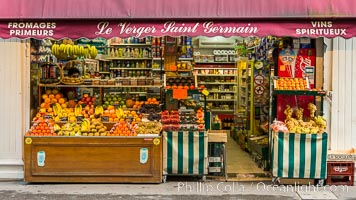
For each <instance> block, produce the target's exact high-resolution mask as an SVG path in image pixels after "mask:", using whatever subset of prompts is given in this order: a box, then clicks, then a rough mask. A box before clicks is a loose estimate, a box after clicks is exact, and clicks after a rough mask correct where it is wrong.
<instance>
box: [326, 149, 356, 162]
mask: <svg viewBox="0 0 356 200" xmlns="http://www.w3.org/2000/svg"><path fill="white" fill-rule="evenodd" d="M328 161H356V148H351V149H348V150H330V151H328Z"/></svg>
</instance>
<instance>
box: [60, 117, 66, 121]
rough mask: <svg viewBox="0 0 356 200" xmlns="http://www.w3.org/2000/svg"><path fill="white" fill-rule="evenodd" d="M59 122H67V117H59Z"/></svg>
mask: <svg viewBox="0 0 356 200" xmlns="http://www.w3.org/2000/svg"><path fill="white" fill-rule="evenodd" d="M59 121H60V122H67V121H68V117H61V118H60V119H59Z"/></svg>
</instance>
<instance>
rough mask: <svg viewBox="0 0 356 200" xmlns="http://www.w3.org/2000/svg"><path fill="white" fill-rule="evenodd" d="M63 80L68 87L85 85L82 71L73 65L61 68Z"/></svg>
mask: <svg viewBox="0 0 356 200" xmlns="http://www.w3.org/2000/svg"><path fill="white" fill-rule="evenodd" d="M61 79H62V80H61V82H62V83H63V84H66V85H80V84H83V83H84V79H83V77H82V76H81V72H80V70H79V69H78V68H77V67H76V66H73V65H72V64H69V65H67V66H65V67H63V66H62V67H61Z"/></svg>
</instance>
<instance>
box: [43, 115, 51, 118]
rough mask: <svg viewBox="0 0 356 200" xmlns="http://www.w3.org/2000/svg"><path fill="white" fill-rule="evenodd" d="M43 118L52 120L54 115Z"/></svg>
mask: <svg viewBox="0 0 356 200" xmlns="http://www.w3.org/2000/svg"><path fill="white" fill-rule="evenodd" d="M43 118H44V119H52V118H53V116H52V115H45V116H43Z"/></svg>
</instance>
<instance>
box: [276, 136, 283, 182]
mask: <svg viewBox="0 0 356 200" xmlns="http://www.w3.org/2000/svg"><path fill="white" fill-rule="evenodd" d="M283 142H284V133H282V132H279V133H278V171H277V176H278V177H283V152H284V145H283Z"/></svg>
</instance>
